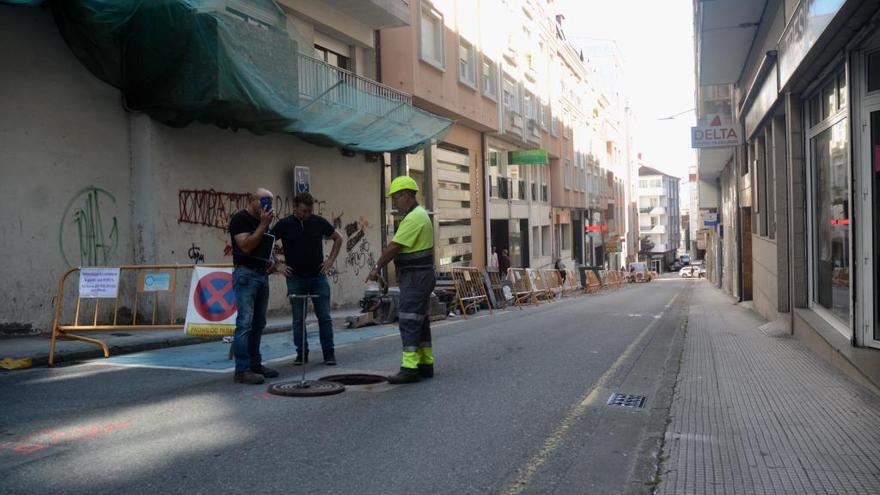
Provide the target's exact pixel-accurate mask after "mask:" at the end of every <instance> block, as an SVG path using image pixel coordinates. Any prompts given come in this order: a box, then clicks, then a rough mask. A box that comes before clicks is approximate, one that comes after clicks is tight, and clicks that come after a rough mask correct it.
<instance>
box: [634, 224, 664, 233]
mask: <svg viewBox="0 0 880 495" xmlns="http://www.w3.org/2000/svg"><path fill="white" fill-rule="evenodd" d="M639 232H640V233H642V234H665V233H666V226H665V225H660V224H657V225H653V226H651V225H639Z"/></svg>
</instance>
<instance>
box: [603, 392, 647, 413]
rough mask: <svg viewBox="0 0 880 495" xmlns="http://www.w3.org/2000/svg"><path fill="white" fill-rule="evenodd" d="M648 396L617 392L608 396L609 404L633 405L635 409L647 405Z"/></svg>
mask: <svg viewBox="0 0 880 495" xmlns="http://www.w3.org/2000/svg"><path fill="white" fill-rule="evenodd" d="M645 400H647V398H646V397H645V396H644V395H627V394H621V393H618V392H615V393H613V394H611V397H609V398H608V403H607V404H608V405H609V406H620V407H631V408H634V409H638V408H642V407H644V406H645Z"/></svg>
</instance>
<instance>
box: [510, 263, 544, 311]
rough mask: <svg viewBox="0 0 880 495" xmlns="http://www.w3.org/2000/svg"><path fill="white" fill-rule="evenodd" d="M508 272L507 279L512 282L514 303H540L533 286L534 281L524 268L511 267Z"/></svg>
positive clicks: (518, 304) (519, 304)
mask: <svg viewBox="0 0 880 495" xmlns="http://www.w3.org/2000/svg"><path fill="white" fill-rule="evenodd" d="M507 273H508V275H507V279H508V280H509V281H510V282H511V284H512V289H513V303H514V304H515V305H516V306H522V305H523V303H526V304H536V305H537V304H540V303H539V302H538V298H537V297H536V296H535V292H534V290H533V288H532V281H531V280H530V279H529V274H528V273H526V270H525V269H524V268H509V269H508V270H507Z"/></svg>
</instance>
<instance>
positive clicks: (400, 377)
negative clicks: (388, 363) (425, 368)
mask: <svg viewBox="0 0 880 495" xmlns="http://www.w3.org/2000/svg"><path fill="white" fill-rule="evenodd" d="M420 381H422V376H421V375H419V370H414V369H412V368H400V372H399V373H397V374H396V375H392V376H389V377H388V383H390V384H392V385H400V384H402V383H416V382H420Z"/></svg>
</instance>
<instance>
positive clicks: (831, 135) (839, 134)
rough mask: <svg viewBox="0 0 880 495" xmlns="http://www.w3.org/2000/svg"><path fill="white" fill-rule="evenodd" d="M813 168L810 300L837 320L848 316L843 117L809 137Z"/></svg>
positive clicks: (846, 203)
mask: <svg viewBox="0 0 880 495" xmlns="http://www.w3.org/2000/svg"><path fill="white" fill-rule="evenodd" d="M810 150H811V152H812V153H811V155H812V168H813V174H814V175H813V176H814V182H813V195H814V197H813V206H814V210H813V211H814V212H815V213H814V218H813V222H812V223H813V225H812V226H813V229H814V232H813V249H814V255H813V258H814V259H813V269H814V270H815V275H814V277H813V290H814V294H813V300H814V302H815V303H817V304H819V305H820V306H822V307H824V308H826V309H827V310H829V311H830V312H831V314H832V315H834V316H835V317H836V318H838V319H839V320H840V321H841V322H843V323H844V324H846V325H849V316H850V277H849V273H850V259H849V250H850V208H849V176H848V160H847V136H846V120H845V119H844V120H841V121H839V122H837V123H836V124H834V125H833V126H832V127H830V128H828V129H825V130H824V131H822V132H820V133H819V134H817V135H816V136H814V137H813V138H812V139H811V140H810Z"/></svg>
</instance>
